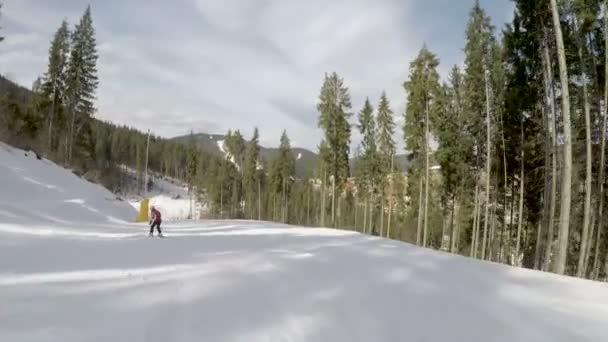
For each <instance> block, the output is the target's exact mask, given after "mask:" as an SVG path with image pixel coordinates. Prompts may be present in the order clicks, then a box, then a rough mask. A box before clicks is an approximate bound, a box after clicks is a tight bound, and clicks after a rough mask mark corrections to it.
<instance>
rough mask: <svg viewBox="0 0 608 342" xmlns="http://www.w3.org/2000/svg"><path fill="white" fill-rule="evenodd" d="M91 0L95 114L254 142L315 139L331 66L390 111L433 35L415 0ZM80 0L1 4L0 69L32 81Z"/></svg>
mask: <svg viewBox="0 0 608 342" xmlns="http://www.w3.org/2000/svg"><path fill="white" fill-rule="evenodd" d="M426 1H428V2H437V3H443V4H452V5H454V2H452V0H450V1H449V2H446V1H445V0H426ZM92 2H93V3H92V7H93V17H94V23H95V27H96V29H97V39H98V42H99V67H98V68H99V76H100V88H99V91H98V103H97V105H98V108H99V113H98V116H99V117H101V118H103V119H109V120H112V121H116V122H119V123H126V124H130V125H134V126H136V127H140V128H142V129H147V128H151V129H153V130H154V131H155V132H156V133H158V134H161V135H164V136H173V135H178V134H186V133H188V132H189V131H190V130H194V131H204V132H209V133H223V132H225V131H227V130H228V129H241V130H242V131H243V132H244V133H245V134H246V135H249V134H250V132H251V131H252V128H253V126H254V125H257V126H258V127H259V128H260V133H261V135H262V139H261V140H262V142H264V143H265V144H272V145H276V144H277V143H278V140H279V137H280V134H281V132H282V130H283V129H287V131H288V134H289V135H290V137H291V138H292V142H293V144H294V145H299V146H303V147H308V148H311V149H315V148H316V146H317V144H318V142H319V140H320V136H321V133H320V131H319V130H318V129H317V128H316V124H317V116H318V113H317V112H316V102H317V98H318V92H319V89H320V87H321V82H322V80H323V74H324V73H325V72H331V71H336V72H338V74H339V75H340V76H342V77H343V78H344V79H345V82H346V84H347V86H349V87H350V90H351V95H352V97H353V105H354V108H353V113H354V114H356V113H357V112H358V111H359V109H360V108H361V106H362V104H363V101H364V100H365V97H366V96H369V97H370V100H371V101H372V102H373V103H374V104H375V105H376V104H377V102H378V99H379V96H380V93H381V92H382V91H383V90H386V92H387V94H388V97H389V99H390V100H391V103H392V105H393V110H394V111H395V114H396V115H397V118H396V120H397V121H401V119H400V116H401V115H402V113H403V110H404V106H405V94H404V92H403V88H402V83H403V81H404V80H405V79H406V77H407V74H408V67H409V63H410V61H411V59H412V58H413V57H414V56H415V55H416V54H417V52H418V50H419V49H420V47H421V46H422V44H423V42H424V41H425V40H427V41H428V40H429V39H432V38H434V37H437V36H438V33H437V32H436V31H435V30H434V29H435V27H436V25H435V24H434V23H432V22H423V23H420V19H419V15H420V11H422V10H421V8H420V4H421V3H423V2H424V0H351V1H348V0H335V1H325V0H310V1H307V2H305V1H295V0H294V1H290V0H260V1H247V0H176V1H170V2H169V1H160V0H153V1H145V0H125V1H121V0H104V1H102V0H93V1H92ZM84 6H85V5H83V4H82V3H79V1H73V0H57V1H54V2H53V6H51V5H50V4H49V3H47V2H43V1H35V0H23V1H18V2H17V1H15V2H10V3H7V4H5V8H4V10H5V11H6V18H8V19H7V21H4V17H3V18H2V20H3V23H2V26H3V27H5V28H6V30H5V33H6V35H7V40H6V42H5V43H3V44H0V72H7V71H10V72H11V73H14V74H15V75H16V79H17V80H18V81H19V82H21V83H23V84H24V85H26V86H29V85H31V82H32V81H33V80H34V79H35V77H36V76H37V75H40V74H41V73H43V72H44V69H45V66H46V51H47V49H48V44H49V41H50V39H51V37H52V34H53V32H54V30H55V29H56V28H57V27H58V26H59V24H60V22H61V20H62V19H63V18H65V17H67V18H68V19H69V20H70V23H71V24H74V23H75V22H76V20H77V19H78V15H79V13H82V11H83V10H84ZM454 6H455V5H454ZM461 6H462V4H459V8H460V7H461ZM444 7H445V6H444ZM455 7H456V6H455ZM437 11H440V12H439V16H440V18H439V20H444V21H445V20H453V19H451V15H452V13H451V12H450V11H446V10H445V9H442V8H438V9H437ZM466 11H468V9H467V10H466ZM458 13H460V14H463V18H460V19H458V20H456V21H455V22H456V23H457V24H455V25H454V26H453V27H451V29H450V30H451V31H453V32H440V33H441V34H444V35H445V38H442V39H445V43H446V44H447V43H451V44H454V41H455V40H456V43H458V42H460V41H462V37H463V34H462V32H464V22H465V21H466V13H464V12H462V13H461V12H458ZM500 13H501V15H503V16H504V13H505V11H504V10H503V11H502V12H500ZM442 18H444V19H442ZM448 18H450V19H448ZM501 19H502V18H501ZM442 27H445V25H443V26H442ZM454 32H456V33H454ZM454 37H457V38H458V39H460V40H457V39H454ZM448 40H449V41H448ZM442 42H443V41H437V42H433V44H431V47H432V46H434V45H437V46H439V47H441V46H442ZM458 44H460V43H458ZM448 45H449V44H448ZM460 45H462V44H460ZM449 46H451V45H449ZM460 54H461V52H460V50H458V49H456V51H453V55H454V56H460ZM440 57H444V56H441V55H440ZM450 60H455V59H454V57H451V56H448V61H450ZM453 62H455V61H453ZM445 69H446V70H448V69H449V66H446V67H445ZM442 70H443V69H442ZM355 119H356V116H355V117H353V121H354V120H355ZM397 132H398V134H399V136H400V135H401V129H400V128H399V127H398V129H397ZM400 140H401V139H400ZM353 143H354V144H356V143H358V135H357V134H354V137H353ZM354 144H353V145H354Z"/></svg>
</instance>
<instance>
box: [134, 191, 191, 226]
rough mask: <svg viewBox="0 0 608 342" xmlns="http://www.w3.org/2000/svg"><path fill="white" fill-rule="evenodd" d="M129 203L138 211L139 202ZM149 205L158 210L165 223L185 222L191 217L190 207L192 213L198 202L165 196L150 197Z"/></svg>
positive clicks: (188, 198) (187, 198)
mask: <svg viewBox="0 0 608 342" xmlns="http://www.w3.org/2000/svg"><path fill="white" fill-rule="evenodd" d="M129 203H130V204H131V205H132V206H133V208H135V210H137V211H139V207H140V205H141V202H139V201H130V202H129ZM149 204H150V205H153V206H155V207H157V208H158V210H159V211H160V212H161V214H162V217H163V219H164V220H165V221H176V220H186V219H188V218H189V217H190V216H191V215H190V207H191V206H192V212H193V213H194V209H195V207H196V206H197V205H199V203H198V202H193V203H191V201H190V197H186V198H172V197H169V196H166V195H157V196H151V197H150V203H149Z"/></svg>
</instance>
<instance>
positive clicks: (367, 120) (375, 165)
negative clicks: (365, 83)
mask: <svg viewBox="0 0 608 342" xmlns="http://www.w3.org/2000/svg"><path fill="white" fill-rule="evenodd" d="M359 131H360V132H361V136H362V137H363V139H362V141H361V156H360V157H359V163H358V167H359V175H358V176H359V178H360V179H361V181H359V182H358V183H359V186H360V191H361V193H362V194H366V196H364V197H365V208H366V209H365V210H366V211H365V213H366V214H365V215H364V217H365V218H366V219H365V220H364V221H365V224H364V226H365V227H368V231H369V232H370V233H372V232H373V228H372V225H371V223H369V224H368V222H372V210H371V209H369V210H368V208H373V207H374V203H375V195H376V193H377V192H378V186H379V183H380V176H381V175H380V159H379V155H378V147H377V143H376V141H377V139H378V138H377V129H376V122H375V120H374V108H373V107H372V105H371V104H370V102H369V99H366V100H365V104H364V105H363V109H362V110H361V112H359ZM368 212H369V214H368ZM368 215H369V219H367V218H368ZM364 232H366V231H364Z"/></svg>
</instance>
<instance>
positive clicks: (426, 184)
mask: <svg viewBox="0 0 608 342" xmlns="http://www.w3.org/2000/svg"><path fill="white" fill-rule="evenodd" d="M424 125H425V134H424V154H425V158H426V163H425V169H426V170H425V172H426V176H425V177H424V233H423V236H422V246H424V247H426V241H427V237H428V222H429V210H428V209H429V183H430V180H431V178H430V177H429V169H430V165H429V154H430V152H431V151H430V148H429V102H428V100H427V102H426V119H425V120H424Z"/></svg>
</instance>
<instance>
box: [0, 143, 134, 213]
mask: <svg viewBox="0 0 608 342" xmlns="http://www.w3.org/2000/svg"><path fill="white" fill-rule="evenodd" d="M135 216H136V212H135V210H134V209H133V208H132V207H131V206H130V205H129V204H128V203H127V202H124V201H121V200H119V199H118V198H117V197H116V196H115V195H114V194H112V193H111V192H110V191H108V190H106V189H105V188H104V187H102V186H101V185H98V184H93V183H90V182H88V181H86V180H84V179H82V178H79V177H77V176H75V175H74V174H73V173H71V172H70V171H68V170H66V169H64V168H61V167H59V166H57V165H55V164H54V163H53V162H51V161H48V160H46V159H42V160H38V159H36V156H35V155H34V154H33V153H28V152H25V151H23V150H20V149H15V148H12V147H10V146H7V145H5V144H2V143H0V223H4V222H19V223H23V222H27V223H51V224H62V223H66V222H71V223H74V222H87V223H103V222H116V221H133V220H134V219H135Z"/></svg>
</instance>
